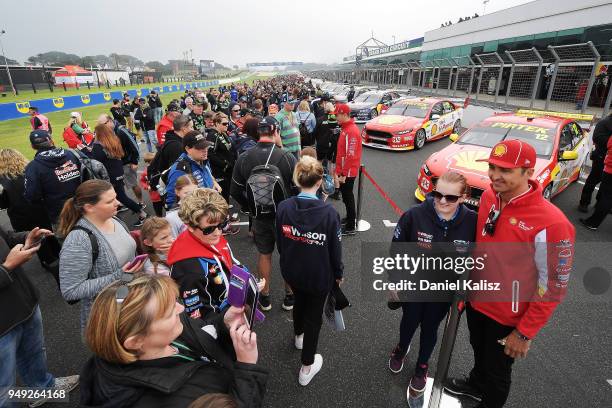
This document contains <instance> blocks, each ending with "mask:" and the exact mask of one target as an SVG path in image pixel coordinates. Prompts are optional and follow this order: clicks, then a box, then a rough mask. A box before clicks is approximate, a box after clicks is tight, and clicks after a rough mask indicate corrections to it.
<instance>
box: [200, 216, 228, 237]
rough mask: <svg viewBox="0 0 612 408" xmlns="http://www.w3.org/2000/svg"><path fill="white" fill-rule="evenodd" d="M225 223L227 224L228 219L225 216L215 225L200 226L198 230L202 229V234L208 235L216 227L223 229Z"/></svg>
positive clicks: (225, 225)
mask: <svg viewBox="0 0 612 408" xmlns="http://www.w3.org/2000/svg"><path fill="white" fill-rule="evenodd" d="M227 224H229V220H228V219H227V218H226V219H225V221H223V222H221V223H219V224H217V225H210V226H208V227H204V228H200V231H202V234H204V235H210V234H212V233H213V232H215V230H216V229H220V230H223V229H224V228H225V227H227Z"/></svg>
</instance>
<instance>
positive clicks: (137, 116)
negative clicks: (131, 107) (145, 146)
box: [134, 106, 155, 131]
mask: <svg viewBox="0 0 612 408" xmlns="http://www.w3.org/2000/svg"><path fill="white" fill-rule="evenodd" d="M134 120H137V121H139V122H140V128H141V129H143V130H145V131H148V130H155V116H154V114H153V110H152V109H151V108H150V107H148V106H147V107H146V108H142V107H141V106H139V107H138V108H136V111H135V112H134Z"/></svg>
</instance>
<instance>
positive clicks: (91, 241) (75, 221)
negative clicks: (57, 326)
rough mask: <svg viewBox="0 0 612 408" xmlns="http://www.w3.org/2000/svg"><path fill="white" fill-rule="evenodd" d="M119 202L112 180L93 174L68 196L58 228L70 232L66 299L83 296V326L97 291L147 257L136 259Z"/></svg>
mask: <svg viewBox="0 0 612 408" xmlns="http://www.w3.org/2000/svg"><path fill="white" fill-rule="evenodd" d="M118 206H119V201H117V194H115V190H114V189H113V186H112V185H111V184H110V183H109V182H107V181H103V180H88V181H85V182H84V183H83V184H81V185H80V186H79V187H78V188H77V190H76V192H75V194H74V197H72V198H70V199H69V200H68V201H66V203H65V204H64V208H63V209H62V213H61V215H60V227H59V233H60V234H61V235H62V236H65V237H66V240H65V241H64V245H63V246H62V251H61V252H60V271H59V274H60V286H61V290H62V295H63V296H64V298H65V299H66V300H67V301H69V302H75V301H79V300H82V302H81V328H82V329H84V328H85V324H86V323H87V317H88V316H89V310H90V308H91V304H92V303H93V300H94V299H95V297H96V296H97V295H98V293H99V292H100V291H101V290H102V289H103V288H104V287H105V286H107V285H108V284H109V283H111V282H113V281H115V280H117V279H119V278H120V277H121V274H122V273H123V272H128V273H133V272H137V271H139V270H140V269H141V268H142V264H143V261H144V260H141V261H139V262H136V263H135V264H133V263H132V261H133V260H134V258H135V256H136V241H134V238H132V236H131V235H130V232H129V230H128V229H127V226H126V225H125V224H124V223H123V222H122V221H121V220H119V219H118V218H116V217H115V215H116V214H117V208H118ZM96 247H97V251H96ZM96 252H97V253H96Z"/></svg>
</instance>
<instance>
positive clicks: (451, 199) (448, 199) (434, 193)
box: [431, 190, 461, 204]
mask: <svg viewBox="0 0 612 408" xmlns="http://www.w3.org/2000/svg"><path fill="white" fill-rule="evenodd" d="M431 195H432V196H433V198H434V200H442V199H443V198H444V199H446V202H447V203H451V204H452V203H456V202H457V200H459V198H461V196H458V195H453V194H442V193H440V192H439V191H436V190H434V191H432V192H431Z"/></svg>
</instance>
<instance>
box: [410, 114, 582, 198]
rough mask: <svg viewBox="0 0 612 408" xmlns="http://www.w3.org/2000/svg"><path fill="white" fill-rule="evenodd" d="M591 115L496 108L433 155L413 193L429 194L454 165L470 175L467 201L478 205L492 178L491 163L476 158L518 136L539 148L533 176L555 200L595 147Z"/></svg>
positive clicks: (544, 192) (487, 154) (427, 162)
mask: <svg viewBox="0 0 612 408" xmlns="http://www.w3.org/2000/svg"><path fill="white" fill-rule="evenodd" d="M592 121H593V115H582V114H569V113H563V112H543V111H528V110H519V111H518V112H516V113H500V114H495V115H493V116H491V117H489V118H487V119H485V120H483V121H482V122H480V123H478V124H477V125H476V126H474V127H472V128H471V129H469V130H467V131H466V132H465V133H463V134H462V135H461V136H459V135H453V136H451V140H453V141H454V143H453V144H451V145H449V146H447V147H445V148H444V149H442V150H440V151H439V152H436V153H434V154H432V155H431V156H429V158H428V159H427V160H426V161H425V163H423V165H422V166H421V169H420V170H419V174H418V177H417V188H416V191H415V193H414V195H415V197H416V198H417V200H419V201H423V200H425V195H426V194H427V193H429V192H431V191H432V189H433V187H434V185H435V183H436V181H437V179H438V177H439V176H440V175H441V174H443V173H444V172H446V171H448V170H455V171H459V172H461V173H462V174H464V175H465V176H466V177H467V180H468V185H469V187H470V191H471V192H470V195H469V197H468V198H467V199H466V201H465V203H466V204H467V205H469V206H471V207H478V205H479V202H480V196H481V195H482V193H483V192H484V190H485V189H486V188H488V187H489V184H490V180H489V176H488V168H489V167H488V166H489V165H488V163H486V162H481V161H477V160H481V159H487V158H488V157H489V153H490V152H491V148H492V147H493V146H495V144H497V143H498V142H500V141H501V140H511V139H519V140H523V141H525V142H527V143H529V144H531V145H532V146H533V147H534V148H535V150H536V155H537V159H536V164H535V171H534V175H533V179H534V180H536V181H537V182H538V183H540V185H541V186H542V190H543V194H544V197H545V198H546V199H548V200H550V199H551V198H552V197H553V196H555V195H557V194H559V193H560V192H562V191H563V190H565V189H566V188H567V187H568V186H569V185H570V183H572V182H573V181H576V180H577V179H578V177H579V176H580V171H581V169H582V166H583V164H584V162H585V160H586V159H587V156H588V154H589V150H590V148H589V143H588V134H589V127H590V126H591V124H592ZM579 123H580V124H579ZM581 124H582V125H583V126H584V128H583V127H582V126H581Z"/></svg>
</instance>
